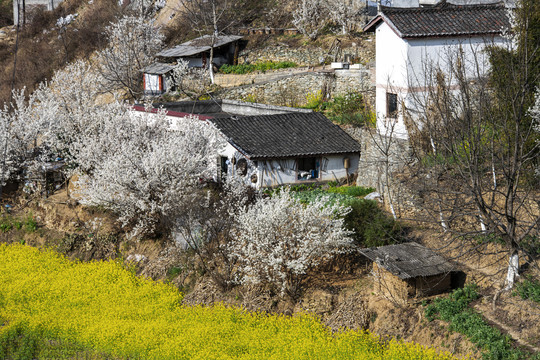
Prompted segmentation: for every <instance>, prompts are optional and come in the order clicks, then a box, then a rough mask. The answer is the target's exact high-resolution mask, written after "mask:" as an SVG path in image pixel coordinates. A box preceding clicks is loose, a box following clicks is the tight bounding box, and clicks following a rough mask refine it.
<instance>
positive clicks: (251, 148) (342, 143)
mask: <svg viewBox="0 0 540 360" xmlns="http://www.w3.org/2000/svg"><path fill="white" fill-rule="evenodd" d="M210 121H211V122H213V123H214V124H215V125H216V127H217V128H218V129H219V130H220V131H221V132H222V133H223V134H224V135H225V137H226V138H227V140H228V141H229V142H230V143H231V144H232V145H233V146H234V147H236V148H237V149H238V150H239V151H240V152H242V153H243V154H245V155H246V156H248V157H249V158H250V159H252V160H255V159H260V158H287V157H295V156H310V155H326V154H340V153H359V152H360V144H358V142H356V141H355V140H354V139H353V138H352V137H350V136H349V135H348V134H347V133H346V132H345V131H343V130H342V129H341V128H340V127H339V126H337V125H335V124H333V123H332V122H331V121H330V120H328V119H327V118H326V117H325V116H324V115H322V114H320V113H315V112H314V113H287V114H277V115H260V116H245V117H239V118H224V119H210Z"/></svg>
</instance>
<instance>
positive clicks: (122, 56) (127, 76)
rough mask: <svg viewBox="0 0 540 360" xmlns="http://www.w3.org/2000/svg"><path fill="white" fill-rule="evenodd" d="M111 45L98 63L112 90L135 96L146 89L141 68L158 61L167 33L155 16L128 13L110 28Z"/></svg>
mask: <svg viewBox="0 0 540 360" xmlns="http://www.w3.org/2000/svg"><path fill="white" fill-rule="evenodd" d="M106 35H107V37H108V39H109V44H108V46H107V48H105V49H104V50H102V51H100V52H99V53H98V56H97V63H98V67H99V69H100V72H101V75H102V76H103V78H104V80H105V82H104V85H105V88H106V89H107V90H109V91H115V90H126V91H127V92H128V93H129V95H130V96H131V97H132V98H136V97H137V96H138V95H140V94H141V93H142V86H141V81H142V76H141V72H140V71H141V70H142V69H144V68H145V67H146V66H148V65H150V64H151V63H152V62H153V61H154V55H155V54H156V53H157V52H158V51H159V50H161V47H162V41H163V35H162V34H161V32H160V30H159V29H158V28H157V27H156V26H155V24H154V22H153V20H150V19H146V18H145V17H143V16H125V17H123V18H121V19H120V20H119V21H118V22H116V23H114V24H111V25H110V26H109V27H107V29H106Z"/></svg>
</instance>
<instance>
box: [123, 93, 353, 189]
mask: <svg viewBox="0 0 540 360" xmlns="http://www.w3.org/2000/svg"><path fill="white" fill-rule="evenodd" d="M162 106H163V111H164V113H163V114H161V115H159V116H162V118H164V119H166V120H167V121H169V122H170V124H171V128H177V127H181V126H184V122H183V120H184V119H185V118H186V117H189V116H193V117H195V118H198V119H199V120H201V121H204V122H206V123H208V126H215V127H216V128H217V129H218V130H219V131H220V132H221V134H222V136H223V137H224V139H225V140H226V141H227V145H226V147H225V148H224V149H221V150H220V151H219V153H216V158H215V159H216V162H217V163H218V165H219V166H218V168H219V170H218V173H217V174H216V180H218V181H219V180H222V179H224V177H227V176H236V177H240V178H242V179H243V181H244V182H245V183H246V184H248V185H251V186H253V187H254V188H257V189H260V188H263V187H273V186H278V185H284V184H302V183H304V184H305V183H312V182H321V181H336V180H343V179H346V178H351V177H352V176H353V175H354V174H355V173H357V172H358V161H359V158H360V149H361V147H360V144H359V143H358V142H357V141H356V140H354V139H353V138H352V137H351V136H350V135H349V134H347V133H346V132H345V131H344V130H342V129H341V128H340V127H339V126H338V125H335V124H334V123H332V122H331V121H330V120H328V119H327V118H326V117H325V116H324V115H322V114H320V113H316V112H313V111H312V110H306V109H295V108H289V107H282V106H271V105H264V104H253V103H244V102H240V101H231V100H218V101H198V102H180V103H166V104H162ZM186 111H189V112H186ZM160 112H161V111H160V110H159V109H157V108H152V109H148V110H146V109H145V108H144V107H143V106H140V105H136V106H134V107H133V116H144V117H146V118H148V119H149V120H150V121H153V120H154V119H158V117H157V114H158V113H160ZM231 113H236V114H243V115H237V116H232V114H231ZM247 114H257V115H247Z"/></svg>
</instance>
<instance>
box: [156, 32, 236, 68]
mask: <svg viewBox="0 0 540 360" xmlns="http://www.w3.org/2000/svg"><path fill="white" fill-rule="evenodd" d="M212 41H213V44H212ZM212 45H213V48H214V59H213V62H214V64H215V65H216V66H218V67H219V66H221V65H223V64H233V63H234V62H235V58H238V53H239V52H240V51H241V50H242V49H243V47H245V43H244V42H243V41H242V36H239V35H218V36H216V37H214V38H213V39H212V36H210V35H204V36H201V37H198V38H196V39H193V40H190V41H188V42H185V43H182V44H180V45H177V46H175V47H172V48H169V49H165V50H163V51H161V52H159V53H158V54H157V55H156V56H157V57H158V58H161V59H163V61H164V62H168V63H170V62H176V61H178V60H179V59H182V60H184V61H187V62H188V66H189V67H206V66H207V65H208V61H209V59H210V50H211V49H212Z"/></svg>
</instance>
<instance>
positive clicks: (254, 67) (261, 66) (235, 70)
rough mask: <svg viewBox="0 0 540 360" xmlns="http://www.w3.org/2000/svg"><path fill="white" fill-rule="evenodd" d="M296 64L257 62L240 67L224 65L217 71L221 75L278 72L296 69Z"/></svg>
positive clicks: (287, 62)
mask: <svg viewBox="0 0 540 360" xmlns="http://www.w3.org/2000/svg"><path fill="white" fill-rule="evenodd" d="M297 66H298V64H296V63H294V62H292V61H281V62H273V61H263V62H257V63H253V64H240V65H228V64H225V65H223V66H221V67H220V68H219V71H220V72H221V73H223V74H237V75H242V74H248V73H252V72H255V71H261V72H265V71H269V70H278V69H287V68H293V67H297Z"/></svg>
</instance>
